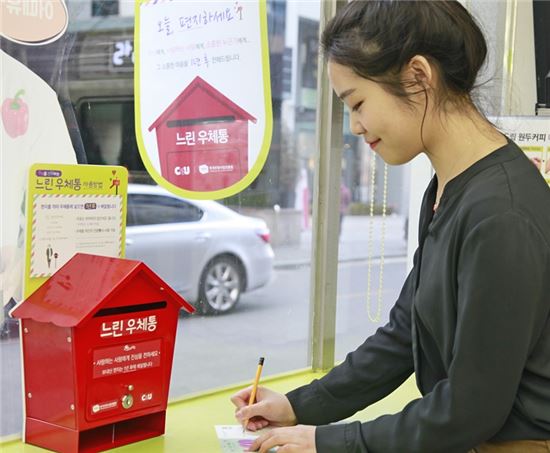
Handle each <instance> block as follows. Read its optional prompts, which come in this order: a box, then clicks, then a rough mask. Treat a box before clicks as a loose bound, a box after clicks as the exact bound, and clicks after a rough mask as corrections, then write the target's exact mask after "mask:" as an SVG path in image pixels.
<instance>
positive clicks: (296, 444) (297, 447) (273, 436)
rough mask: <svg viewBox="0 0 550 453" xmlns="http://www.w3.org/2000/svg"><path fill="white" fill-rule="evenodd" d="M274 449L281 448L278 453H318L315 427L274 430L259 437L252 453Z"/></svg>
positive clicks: (253, 445)
mask: <svg viewBox="0 0 550 453" xmlns="http://www.w3.org/2000/svg"><path fill="white" fill-rule="evenodd" d="M273 447H279V449H278V450H277V453H316V452H317V450H316V449H315V426H307V425H297V426H289V427H285V428H274V429H272V430H270V431H268V432H266V433H264V434H262V435H261V436H260V437H258V438H257V439H256V440H255V441H254V443H253V444H252V446H251V447H250V451H259V452H260V453H267V452H268V451H269V449H270V448H273Z"/></svg>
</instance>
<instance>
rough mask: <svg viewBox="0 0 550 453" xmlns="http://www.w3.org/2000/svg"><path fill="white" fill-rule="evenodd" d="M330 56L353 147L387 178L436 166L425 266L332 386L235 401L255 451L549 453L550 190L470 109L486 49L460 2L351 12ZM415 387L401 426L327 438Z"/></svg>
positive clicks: (395, 419) (357, 427)
mask: <svg viewBox="0 0 550 453" xmlns="http://www.w3.org/2000/svg"><path fill="white" fill-rule="evenodd" d="M322 47H323V50H324V53H325V56H326V58H327V60H328V69H329V77H330V82H331V84H332V87H333V88H334V91H335V92H336V94H337V95H338V96H339V97H340V99H342V101H343V102H344V103H345V104H346V105H347V106H348V107H349V109H350V112H351V113H350V123H351V124H350V127H351V130H352V132H354V133H355V134H357V135H361V136H363V138H364V140H365V141H366V142H367V143H369V144H370V146H371V148H373V149H374V151H375V152H376V153H378V154H379V155H380V156H381V157H382V158H383V159H384V160H385V161H386V162H387V163H388V164H392V165H396V164H403V163H406V162H409V161H410V160H411V159H413V158H414V157H415V156H417V155H418V154H420V153H425V154H426V155H427V156H428V157H429V159H430V160H431V163H432V165H433V167H434V169H435V172H436V176H435V177H434V178H433V180H432V181H431V183H430V184H429V186H428V188H427V190H426V193H425V195H424V200H423V205H422V211H421V216H420V225H419V247H418V250H417V252H416V255H415V259H414V267H413V269H412V271H411V273H410V274H409V276H408V278H407V280H406V281H405V284H404V286H403V289H402V291H401V294H400V296H399V298H398V300H397V302H396V304H395V306H394V307H393V309H392V311H391V313H390V320H389V322H388V324H387V325H386V326H384V327H382V328H380V329H379V330H378V331H377V332H376V333H375V334H374V335H373V336H371V337H370V338H368V339H367V340H366V341H365V342H364V343H363V344H362V345H361V346H360V347H359V348H358V349H357V350H356V351H354V352H352V353H350V354H348V356H347V358H346V360H345V361H344V362H343V363H342V364H341V365H339V366H337V367H335V368H334V369H333V370H332V371H330V372H329V373H328V374H327V375H326V376H325V377H324V378H322V379H319V380H315V381H313V382H312V383H310V384H309V385H306V386H304V387H300V388H298V389H296V390H293V391H291V392H290V393H288V394H287V395H281V394H278V393H275V392H273V391H270V390H268V389H266V388H260V389H259V392H258V397H257V403H256V404H253V405H251V406H250V407H247V402H248V397H249V394H250V389H245V390H242V391H241V392H239V393H237V394H236V395H234V396H233V397H232V401H233V403H234V404H235V405H236V406H237V411H236V417H237V419H238V420H240V421H241V422H242V421H243V420H247V419H249V420H250V421H249V422H248V426H247V428H248V429H251V430H256V429H260V428H263V427H265V426H268V425H270V426H275V427H279V428H275V429H273V430H270V431H269V432H267V433H266V434H264V435H262V436H261V437H259V438H258V440H257V441H256V442H255V444H254V445H253V449H259V451H260V452H266V451H267V450H268V449H269V448H271V447H273V446H276V445H278V446H281V447H282V448H280V449H279V451H280V452H300V453H307V452H318V453H329V452H330V453H340V452H341V453H344V452H350V453H351V452H368V453H414V452H416V453H431V452H441V453H454V452H456V453H465V452H468V451H472V452H480V453H484V452H509V453H511V452H514V453H528V452H540V453H542V452H546V453H548V452H550V441H549V440H550V189H549V188H548V186H547V185H546V183H545V182H544V180H543V178H542V177H541V175H540V174H539V172H538V171H537V168H536V167H535V166H534V165H533V164H532V163H531V162H530V161H529V159H528V158H527V157H526V156H525V155H524V153H523V152H522V151H521V150H520V149H519V148H518V147H517V146H516V145H515V144H514V143H513V142H511V141H510V140H508V139H507V138H506V137H505V136H503V135H502V134H501V133H500V132H499V131H498V130H497V129H495V128H494V127H493V126H492V125H491V124H490V123H489V122H488V121H487V120H486V119H485V117H484V116H483V115H482V114H481V113H480V112H479V110H478V109H477V108H476V107H475V105H474V103H473V101H472V96H471V91H472V89H473V88H474V84H475V81H476V77H477V74H478V71H479V69H480V67H481V66H482V64H483V62H484V60H485V56H486V43H485V40H484V38H483V35H482V33H481V31H480V29H479V27H478V25H477V24H476V22H475V21H474V19H473V18H472V17H471V16H470V14H469V13H468V12H467V11H466V9H464V8H463V7H462V6H461V4H460V3H458V2H455V1H402V2H400V1H390V0H387V1H353V2H351V3H349V4H348V5H347V6H346V7H345V8H344V9H343V10H341V12H339V13H338V15H337V17H335V18H334V19H333V20H332V21H331V22H330V23H329V24H328V25H327V27H326V29H325V30H324V33H323V37H322ZM413 372H414V373H415V375H416V381H417V385H418V388H419V390H420V392H421V394H422V395H423V396H422V398H419V399H417V400H415V401H412V402H410V403H409V404H408V405H407V406H406V407H405V408H404V409H403V410H402V411H401V412H400V413H397V414H395V415H387V416H384V417H380V418H378V419H376V420H373V421H370V422H367V423H359V422H353V423H343V424H332V425H331V424H330V423H331V422H334V421H337V420H342V419H345V418H347V417H349V416H351V415H353V414H354V413H355V412H356V411H358V410H360V409H363V408H365V407H367V406H369V405H370V404H372V403H374V402H376V401H378V400H380V399H381V398H383V397H385V396H386V395H388V394H389V393H391V392H392V391H393V390H394V389H396V388H397V387H398V386H399V385H400V384H401V383H402V382H403V381H404V380H405V379H407V377H408V376H410V375H411V373H413Z"/></svg>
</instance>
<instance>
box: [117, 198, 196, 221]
mask: <svg viewBox="0 0 550 453" xmlns="http://www.w3.org/2000/svg"><path fill="white" fill-rule="evenodd" d="M202 216H203V211H202V210H201V209H200V208H198V207H197V206H194V205H192V204H191V203H188V202H186V201H184V200H178V199H177V198H173V197H165V196H163V195H147V194H134V195H128V216H127V222H126V223H127V225H128V226H133V225H155V224H162V223H179V222H196V221H198V220H200V219H201V218H202Z"/></svg>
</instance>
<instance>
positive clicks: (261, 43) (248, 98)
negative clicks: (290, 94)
mask: <svg viewBox="0 0 550 453" xmlns="http://www.w3.org/2000/svg"><path fill="white" fill-rule="evenodd" d="M135 34H136V39H135V43H136V53H135V55H136V67H135V92H136V94H137V95H136V103H135V109H136V112H135V113H136V115H135V117H136V135H137V137H136V138H137V142H138V145H139V151H140V154H141V157H142V160H143V162H144V164H145V166H146V168H147V170H148V171H149V173H150V174H151V176H152V177H153V178H154V179H155V181H156V182H157V183H158V184H160V185H162V186H164V187H165V188H166V189H168V190H170V191H172V192H173V193H176V194H177V195H180V196H184V197H187V198H202V199H218V198H224V197H228V196H230V195H234V194H236V193H238V192H240V191H242V190H243V189H245V188H246V187H247V186H248V185H249V184H250V183H251V182H252V181H253V180H254V179H255V178H256V177H257V176H258V174H259V173H260V171H261V169H262V167H263V165H264V163H265V161H266V159H267V154H268V151H269V147H270V143H271V133H272V121H273V120H272V108H271V82H270V75H269V49H268V45H267V12H266V0H252V1H247V2H238V1H237V2H234V3H233V2H227V1H212V2H206V3H205V2H203V1H186V2H151V1H141V2H136V25H135Z"/></svg>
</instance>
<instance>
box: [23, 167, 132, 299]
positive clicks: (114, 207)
mask: <svg viewBox="0 0 550 453" xmlns="http://www.w3.org/2000/svg"><path fill="white" fill-rule="evenodd" d="M127 180H128V173H127V170H126V169H125V168H124V167H118V166H106V165H59V164H57V165H56V164H34V165H32V166H31V168H30V170H29V179H28V194H29V196H28V199H27V230H26V247H25V250H26V261H25V296H28V295H30V294H31V293H32V292H33V291H34V290H35V289H36V288H38V286H40V285H41V284H42V283H43V282H44V281H45V280H46V279H47V278H48V277H50V276H51V275H53V274H54V273H55V272H56V271H57V270H58V269H59V268H60V267H61V266H63V265H64V264H65V263H66V262H67V261H68V260H69V259H71V258H72V257H73V255H74V254H75V253H77V252H81V253H90V254H95V255H103V256H114V257H119V258H122V257H124V235H125V227H126V193H127V185H128V184H127Z"/></svg>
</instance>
